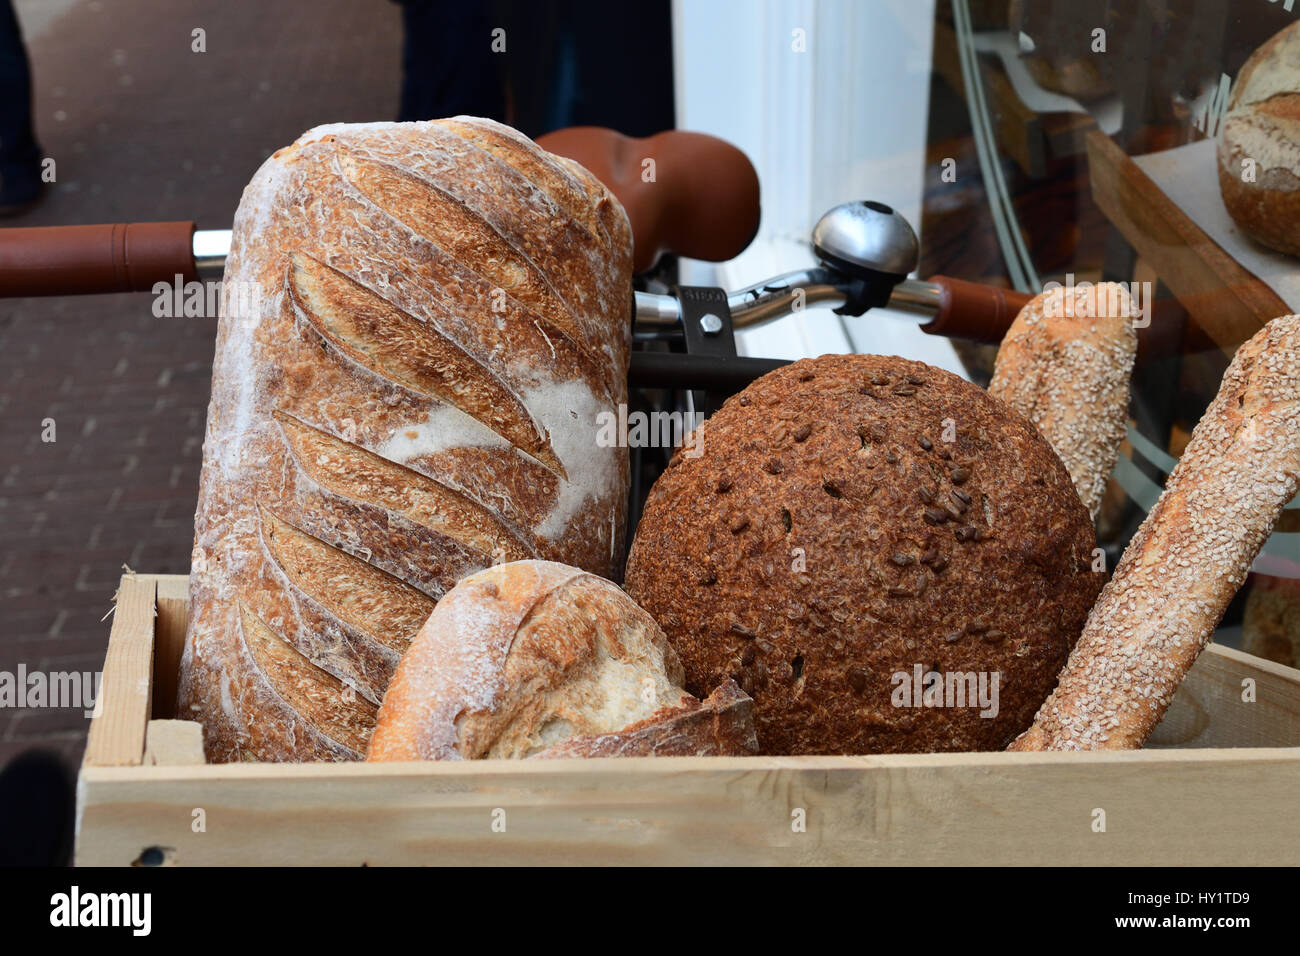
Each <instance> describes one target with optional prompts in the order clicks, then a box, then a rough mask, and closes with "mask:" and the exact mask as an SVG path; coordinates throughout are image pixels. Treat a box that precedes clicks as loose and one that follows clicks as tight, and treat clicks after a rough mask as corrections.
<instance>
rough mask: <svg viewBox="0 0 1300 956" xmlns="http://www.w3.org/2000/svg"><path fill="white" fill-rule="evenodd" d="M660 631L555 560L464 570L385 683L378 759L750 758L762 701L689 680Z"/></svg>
mask: <svg viewBox="0 0 1300 956" xmlns="http://www.w3.org/2000/svg"><path fill="white" fill-rule="evenodd" d="M681 684H682V666H681V663H680V662H679V661H678V660H677V655H676V654H674V653H673V650H672V648H671V647H669V646H668V641H667V639H666V638H665V637H664V633H663V631H661V630H660V629H659V626H658V625H657V624H655V622H654V620H653V619H652V618H651V617H650V615H649V614H647V613H646V612H645V611H643V610H641V608H639V607H637V606H636V604H635V603H633V601H632V599H631V598H629V597H628V596H627V595H626V594H624V593H623V591H622V590H621V589H620V588H619V587H618V585H616V584H613V583H611V582H609V581H607V580H605V579H604V578H600V577H597V576H596V575H594V574H588V573H586V572H584V571H580V570H578V569H577V568H572V567H568V566H566V565H563V564H556V563H554V562H549V561H516V562H512V563H510V564H504V565H499V566H497V567H493V568H488V569H487V570H485V571H480V572H479V573H477V574H473V575H470V576H469V577H467V578H464V579H463V580H461V581H460V583H459V584H457V585H456V586H455V587H454V588H452V589H451V591H449V592H448V593H447V595H446V596H445V597H444V598H443V599H442V600H441V601H440V602H439V604H438V607H437V609H436V610H434V612H433V614H432V615H430V617H429V620H428V622H427V623H426V624H425V625H424V627H423V628H422V629H421V630H420V633H419V634H418V635H417V636H416V637H415V640H414V641H413V642H412V643H411V647H410V650H408V651H407V653H406V655H405V656H404V657H403V658H402V661H401V663H400V664H399V665H398V667H397V673H396V675H394V677H393V680H392V682H391V683H390V684H389V686H388V693H387V695H386V696H385V697H384V702H383V706H381V707H380V709H379V722H378V725H377V726H376V727H375V732H374V735H373V737H372V738H371V741H370V751H369V753H368V755H367V759H368V760H475V759H480V758H522V757H634V756H645V757H650V756H742V755H745V754H750V753H755V752H756V751H757V749H758V742H757V739H756V738H755V736H754V724H753V702H752V701H751V700H750V699H749V698H748V697H747V696H745V695H744V694H742V693H741V692H740V690H739V689H738V688H737V687H736V686H735V684H733V683H730V682H725V683H724V684H723V685H722V686H720V687H718V688H716V689H715V691H714V693H713V694H711V695H710V696H709V697H708V698H707V699H706V700H704V701H703V702H701V701H699V700H696V699H695V698H694V697H692V696H691V695H690V694H688V693H686V691H684V690H683V689H682V686H681Z"/></svg>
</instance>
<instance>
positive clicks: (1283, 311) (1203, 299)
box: [1087, 130, 1292, 355]
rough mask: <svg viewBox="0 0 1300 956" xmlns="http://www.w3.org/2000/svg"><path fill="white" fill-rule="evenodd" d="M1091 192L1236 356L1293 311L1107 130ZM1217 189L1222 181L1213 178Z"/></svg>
mask: <svg viewBox="0 0 1300 956" xmlns="http://www.w3.org/2000/svg"><path fill="white" fill-rule="evenodd" d="M1087 147H1088V168H1089V174H1090V176H1091V179H1092V197H1093V200H1094V201H1095V202H1096V203H1097V205H1098V206H1099V207H1100V208H1101V210H1102V212H1104V213H1105V214H1106V217H1107V218H1108V219H1110V221H1111V222H1112V223H1113V224H1114V225H1115V227H1116V228H1117V229H1119V231H1120V232H1121V233H1123V234H1124V238H1125V239H1127V240H1128V242H1129V244H1130V245H1131V246H1132V247H1133V248H1134V249H1135V250H1137V253H1138V255H1139V256H1141V257H1142V259H1143V260H1145V262H1146V263H1147V264H1148V265H1149V266H1150V267H1151V268H1152V269H1153V270H1154V271H1155V274H1156V275H1158V276H1159V277H1160V279H1161V281H1163V282H1164V283H1165V285H1167V286H1168V287H1169V290H1170V291H1171V292H1172V293H1173V294H1174V296H1175V297H1176V298H1177V299H1178V302H1179V304H1181V305H1182V307H1183V308H1184V309H1186V310H1187V313H1188V315H1189V317H1190V318H1191V320H1192V321H1193V322H1194V323H1196V325H1197V326H1198V327H1200V329H1201V330H1202V331H1204V332H1205V334H1206V335H1207V336H1208V337H1209V338H1210V339H1211V340H1212V341H1213V342H1214V343H1215V344H1217V345H1219V346H1220V347H1221V348H1223V349H1224V351H1225V352H1227V353H1228V354H1229V355H1231V354H1232V353H1233V352H1235V351H1236V349H1237V346H1238V345H1240V344H1241V343H1242V342H1244V341H1246V340H1247V339H1248V338H1250V337H1251V336H1252V335H1254V334H1255V333H1256V332H1258V331H1259V330H1260V329H1261V328H1263V326H1264V325H1265V324H1267V323H1268V322H1269V321H1270V320H1272V319H1274V318H1276V317H1277V316H1279V315H1287V314H1288V313H1290V312H1291V311H1292V310H1291V308H1290V307H1289V306H1288V305H1287V304H1286V303H1285V302H1283V301H1282V299H1281V297H1279V296H1278V294H1277V293H1276V292H1274V291H1273V290H1272V289H1271V288H1269V287H1268V285H1266V284H1265V283H1264V282H1262V281H1261V280H1260V279H1259V278H1258V277H1256V276H1255V275H1254V274H1253V273H1251V272H1249V271H1247V270H1246V269H1245V268H1244V267H1243V266H1242V265H1241V264H1240V263H1238V262H1237V260H1236V259H1234V258H1232V256H1230V255H1228V253H1226V252H1225V251H1224V250H1223V248H1222V247H1221V246H1219V244H1218V243H1216V242H1215V241H1214V240H1213V239H1211V238H1210V237H1209V236H1207V235H1206V234H1205V232H1204V231H1203V230H1202V229H1201V228H1200V227H1199V226H1198V225H1196V223H1194V222H1192V220H1191V219H1190V218H1188V216H1187V214H1186V213H1184V212H1183V211H1182V210H1181V209H1180V208H1178V206H1177V205H1175V204H1174V203H1173V202H1172V201H1170V199H1169V197H1168V196H1166V195H1165V194H1164V192H1163V191H1162V190H1161V189H1160V187H1159V186H1157V185H1156V184H1155V182H1154V181H1153V180H1152V179H1151V178H1150V177H1149V176H1147V174H1146V173H1144V172H1143V171H1142V170H1141V169H1140V168H1139V167H1138V165H1137V164H1136V163H1135V162H1133V160H1132V159H1131V158H1129V157H1128V156H1127V155H1126V154H1125V153H1124V151H1123V150H1122V149H1120V148H1119V146H1117V145H1116V144H1115V141H1114V140H1112V139H1111V138H1110V137H1109V136H1107V135H1106V134H1105V133H1102V132H1101V131H1100V130H1093V131H1092V132H1090V133H1089V134H1088V135H1087ZM1206 188H1207V189H1218V188H1219V187H1218V183H1217V182H1210V183H1207V184H1206Z"/></svg>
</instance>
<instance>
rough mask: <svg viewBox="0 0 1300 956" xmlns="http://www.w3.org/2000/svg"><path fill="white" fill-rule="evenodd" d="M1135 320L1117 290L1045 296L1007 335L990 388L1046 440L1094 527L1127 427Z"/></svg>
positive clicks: (1098, 286)
mask: <svg viewBox="0 0 1300 956" xmlns="http://www.w3.org/2000/svg"><path fill="white" fill-rule="evenodd" d="M1136 318H1137V317H1136V316H1135V315H1134V313H1133V303H1132V301H1131V299H1130V298H1129V294H1128V291H1127V290H1126V289H1125V288H1124V287H1123V286H1122V285H1119V284H1118V283H1115V282H1100V283H1079V284H1078V285H1071V286H1062V287H1057V288H1054V289H1049V290H1048V291H1046V292H1044V293H1042V294H1041V295H1037V296H1035V297H1034V298H1033V299H1031V300H1029V304H1028V305H1026V306H1025V307H1024V308H1023V309H1021V310H1020V314H1019V315H1017V316H1016V320H1015V322H1013V323H1012V325H1011V328H1010V329H1008V330H1007V334H1006V337H1005V338H1004V339H1003V340H1002V345H1001V346H1000V347H999V348H998V357H997V363H996V365H995V367H994V371H993V380H992V381H991V382H990V383H989V393H990V394H991V395H993V396H994V397H996V398H1000V399H1001V400H1002V401H1004V402H1006V403H1007V404H1008V405H1010V406H1011V407H1012V408H1014V409H1015V410H1016V411H1018V412H1019V413H1020V414H1021V415H1024V416H1025V417H1026V418H1028V419H1029V420H1030V421H1031V422H1033V423H1034V425H1035V426H1036V427H1037V428H1038V430H1039V431H1040V432H1042V433H1043V437H1044V438H1046V439H1047V441H1048V443H1049V444H1050V445H1051V446H1052V448H1053V449H1054V450H1055V451H1056V453H1057V454H1058V455H1059V456H1060V457H1061V461H1062V462H1063V463H1064V464H1065V469H1066V471H1068V472H1069V473H1070V478H1071V480H1073V482H1074V487H1075V490H1076V491H1078V492H1079V498H1080V499H1081V500H1082V501H1083V504H1084V506H1085V507H1086V508H1087V509H1088V513H1089V514H1090V515H1091V516H1092V518H1093V520H1094V521H1095V520H1096V519H1097V512H1098V511H1099V510H1100V509H1101V499H1102V495H1103V494H1104V493H1105V491H1106V482H1107V480H1109V478H1110V473H1111V472H1112V471H1114V469H1115V462H1116V460H1117V459H1118V458H1119V448H1120V445H1121V444H1122V443H1123V441H1124V433H1125V426H1126V424H1127V423H1128V401H1129V382H1130V379H1131V378H1132V375H1133V359H1134V357H1135V356H1136V355H1137V332H1136V330H1135V328H1134V321H1135V319H1136Z"/></svg>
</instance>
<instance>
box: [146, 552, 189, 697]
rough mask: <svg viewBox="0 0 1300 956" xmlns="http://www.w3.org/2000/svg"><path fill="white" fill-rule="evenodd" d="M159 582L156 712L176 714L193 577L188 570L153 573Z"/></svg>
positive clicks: (155, 632)
mask: <svg viewBox="0 0 1300 956" xmlns="http://www.w3.org/2000/svg"><path fill="white" fill-rule="evenodd" d="M148 577H150V578H152V579H153V580H154V581H155V582H156V583H157V585H158V618H157V620H156V621H155V622H154V671H153V684H154V691H153V697H154V699H153V716H154V717H160V718H171V717H175V716H177V714H176V689H177V688H176V685H177V681H178V679H179V677H180V672H181V652H182V651H184V649H185V627H186V624H187V623H188V621H189V616H190V579H189V576H188V575H185V574H151V575H148Z"/></svg>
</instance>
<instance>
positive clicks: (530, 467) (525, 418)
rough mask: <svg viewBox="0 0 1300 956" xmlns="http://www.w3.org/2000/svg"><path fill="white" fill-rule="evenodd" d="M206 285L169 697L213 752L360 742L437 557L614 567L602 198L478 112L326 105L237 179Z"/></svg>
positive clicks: (619, 368)
mask: <svg viewBox="0 0 1300 956" xmlns="http://www.w3.org/2000/svg"><path fill="white" fill-rule="evenodd" d="M225 293H226V295H225V301H226V305H227V309H226V314H225V315H223V316H222V318H221V321H220V324H219V326H218V333H217V349H216V360H215V364H214V369H213V381H212V403H211V405H210V406H209V410H208V427H207V438H206V441H205V444H204V454H203V473H202V485H201V489H200V500H199V508H198V513H197V515H196V518H195V542H194V556H193V569H192V573H191V578H190V624H189V632H188V635H187V638H186V647H185V653H184V659H183V661H182V672H181V686H180V701H179V703H180V713H181V715H183V716H185V717H187V718H190V719H196V720H200V721H202V722H203V723H204V724H205V729H206V734H205V738H206V740H207V750H208V757H209V759H210V760H213V761H224V760H240V759H242V760H339V759H357V758H359V757H360V756H361V755H362V754H363V753H364V751H365V749H366V745H367V741H368V739H369V735H370V731H371V728H372V727H373V724H374V720H375V714H376V711H377V709H378V706H379V703H380V701H381V700H382V698H383V694H384V689H385V687H386V686H387V683H388V680H389V678H390V677H391V675H392V673H393V670H394V668H395V667H396V665H397V661H398V658H399V656H400V655H401V653H402V651H403V650H404V649H405V647H406V646H407V643H408V642H409V641H410V639H411V637H413V636H414V634H415V632H416V631H417V630H418V628H419V627H420V625H421V624H422V623H423V622H424V620H425V619H426V618H427V617H428V615H429V613H430V611H431V610H432V608H433V606H434V604H435V602H436V601H437V600H438V599H439V598H440V597H441V595H442V594H443V592H444V591H445V590H447V589H448V588H450V587H451V586H452V584H453V583H454V582H455V581H456V580H457V579H458V578H460V577H461V576H463V575H464V574H467V573H470V572H473V571H475V570H478V569H481V568H483V567H486V566H488V565H491V564H493V563H499V562H501V561H507V560H515V559H522V558H531V557H543V558H548V559H554V560H560V561H565V562H568V563H570V564H573V565H577V566H579V567H582V568H586V569H588V570H591V571H593V572H596V573H599V574H615V575H616V574H617V573H618V571H619V563H620V555H621V554H622V540H623V534H624V527H623V525H624V516H625V509H626V495H627V477H628V463H627V457H626V451H625V450H623V449H618V448H613V447H601V446H600V444H599V443H598V442H597V440H596V435H597V424H596V417H597V416H598V415H599V414H600V413H601V412H602V411H610V412H612V411H614V410H615V409H616V408H617V406H618V404H619V403H620V402H623V401H624V400H625V396H626V370H627V363H628V350H629V346H630V342H629V335H630V332H629V319H628V316H629V309H630V305H629V303H630V296H631V237H630V233H629V231H628V226H627V220H626V217H625V215H624V214H623V211H622V209H621V207H620V206H619V205H618V203H617V201H616V200H615V199H614V198H613V197H612V196H611V195H610V194H609V193H608V192H607V191H606V190H605V188H604V187H603V186H601V185H600V183H598V182H597V181H596V180H595V179H594V178H593V177H591V176H590V175H589V174H587V173H586V172H585V171H584V170H582V169H581V168H580V167H578V166H577V165H576V164H573V163H572V162H570V161H568V160H561V159H558V158H556V157H553V156H551V155H550V154H548V153H546V152H544V151H543V150H541V149H539V148H538V147H536V146H535V145H534V144H532V143H531V142H529V141H528V140H527V139H525V138H524V137H522V136H521V135H519V134H518V133H515V132H514V131H512V130H510V129H507V128H506V127H503V126H500V125H498V124H496V123H492V122H490V121H487V120H477V119H471V118H465V117H460V118H456V119H451V120H441V121H437V122H431V123H410V124H391V123H380V124H373V125H363V126H346V125H336V126H324V127H319V128H317V129H314V130H312V131H310V132H309V133H307V134H305V135H304V136H302V137H301V138H300V139H299V140H298V141H297V142H296V143H294V144H293V145H292V146H290V147H289V148H287V149H283V150H280V151H279V152H277V153H276V154H275V155H274V156H273V157H271V158H270V159H269V160H268V161H267V162H266V163H265V164H264V165H263V166H262V168H261V169H260V170H258V172H257V174H256V176H255V177H254V178H253V181H252V182H251V183H250V184H249V186H248V188H247V189H246V190H245V191H244V196H243V199H242V201H241V202H240V206H239V210H238V212H237V214H236V217H235V226H234V237H233V240H232V246H231V254H230V258H229V260H228V261H227V266H226V276H225Z"/></svg>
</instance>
